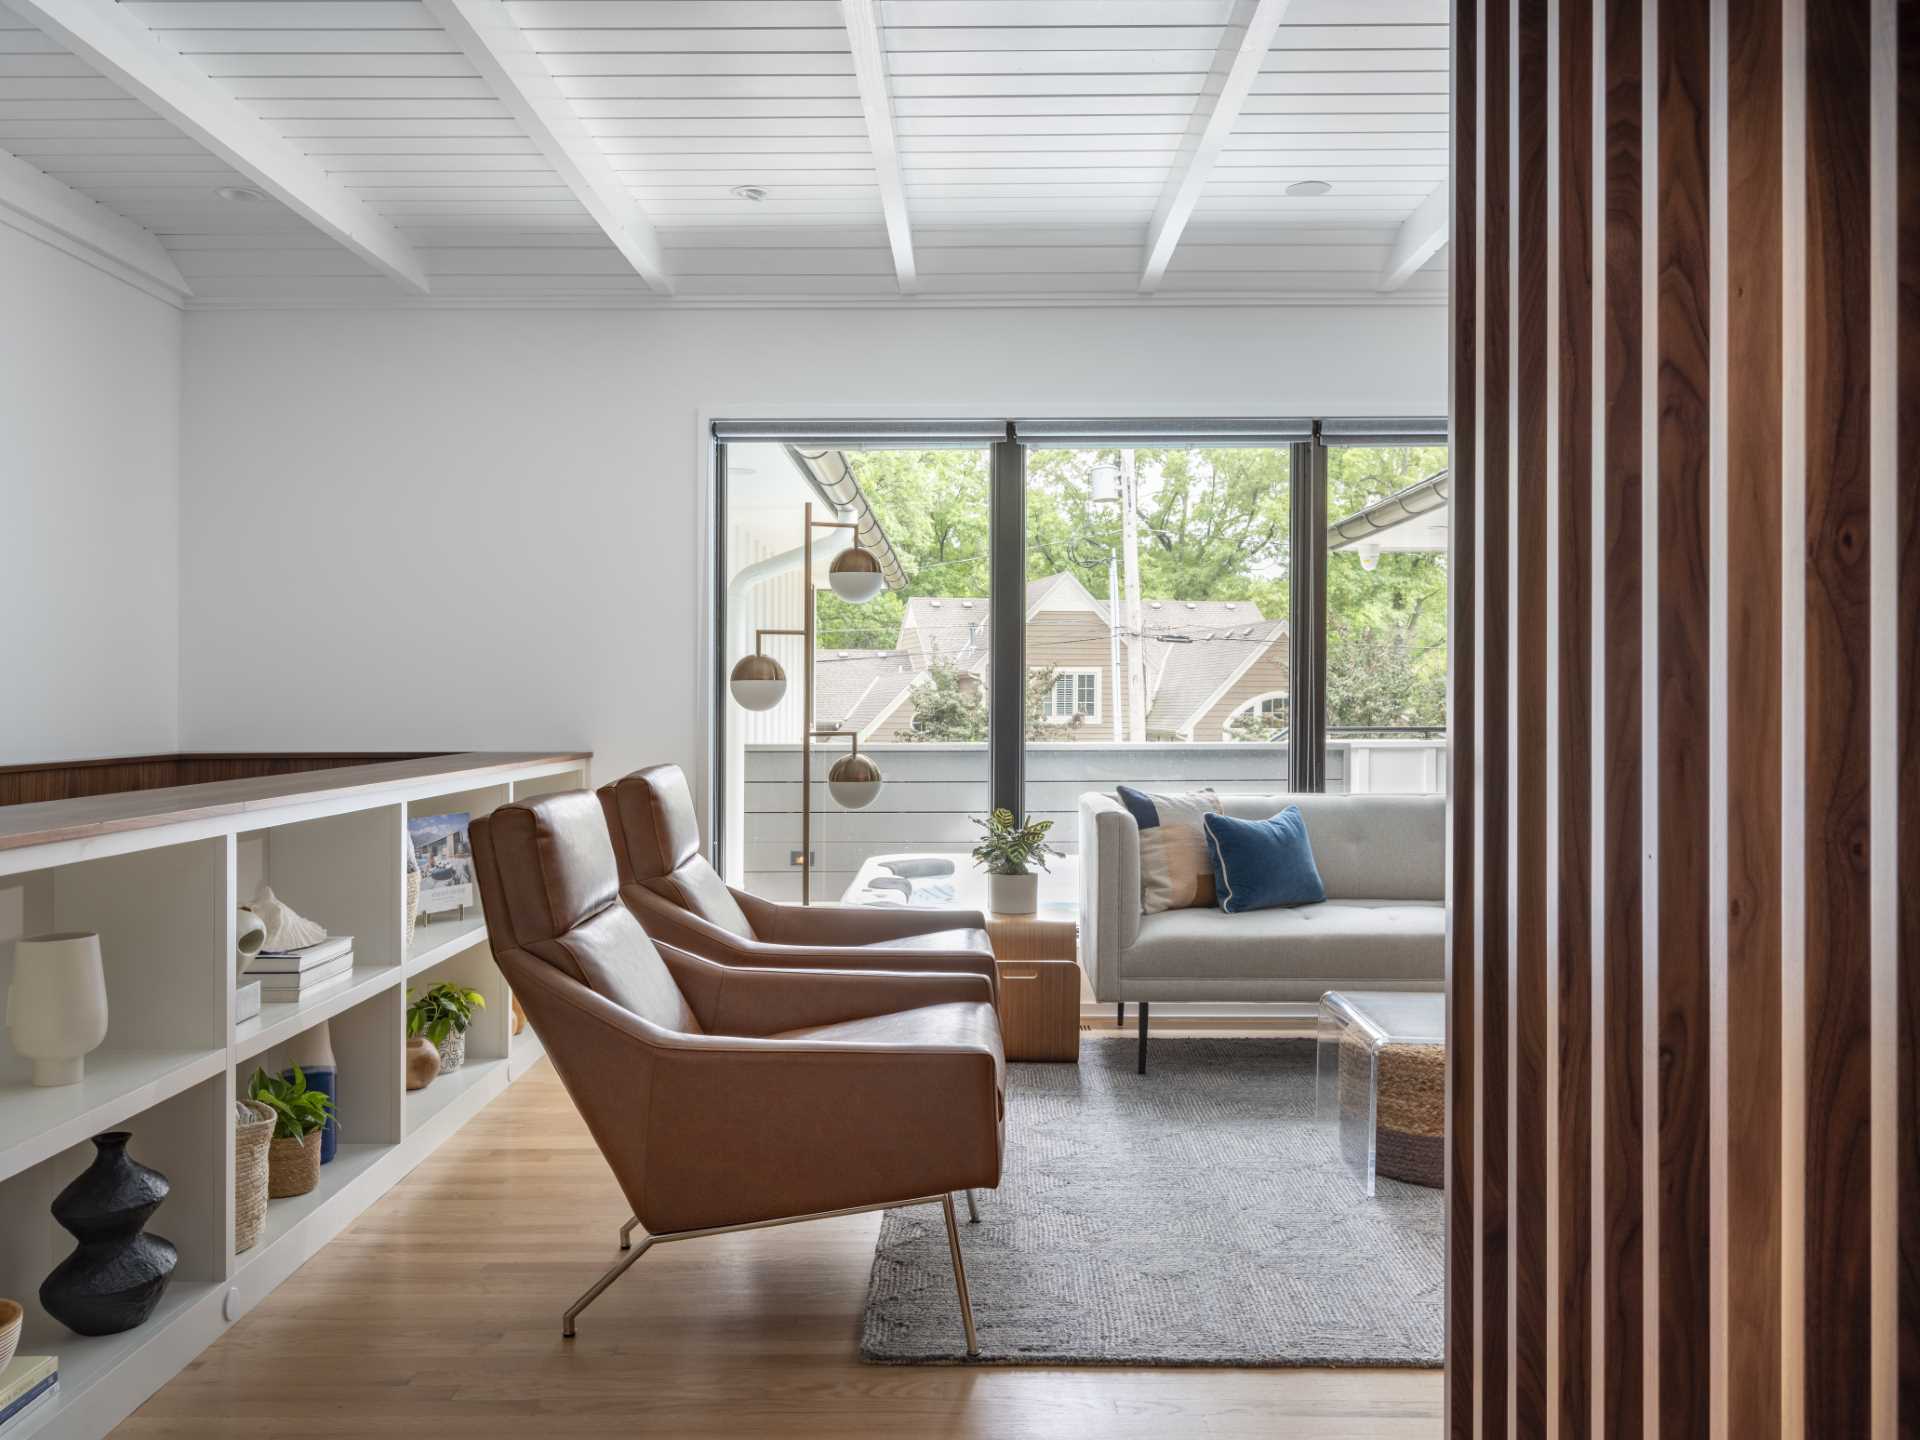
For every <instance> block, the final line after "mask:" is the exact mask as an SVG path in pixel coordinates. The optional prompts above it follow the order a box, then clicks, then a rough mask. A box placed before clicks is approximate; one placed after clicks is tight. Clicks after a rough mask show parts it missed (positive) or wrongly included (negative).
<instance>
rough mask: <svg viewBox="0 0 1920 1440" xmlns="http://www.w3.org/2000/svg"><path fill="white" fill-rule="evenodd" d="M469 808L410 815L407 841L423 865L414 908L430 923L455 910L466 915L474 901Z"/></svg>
mask: <svg viewBox="0 0 1920 1440" xmlns="http://www.w3.org/2000/svg"><path fill="white" fill-rule="evenodd" d="M471 818H472V817H471V816H470V815H469V814H468V812H467V811H465V810H461V811H457V812H455V813H453V814H451V815H411V816H408V817H407V843H408V844H409V845H411V846H412V847H413V856H414V861H415V863H416V864H418V865H419V867H420V899H419V900H418V901H417V902H416V903H415V905H414V911H415V913H416V914H418V915H419V916H420V918H421V919H422V920H425V921H427V922H429V923H431V922H432V921H433V919H434V918H435V917H436V916H438V915H444V914H445V913H446V912H447V911H449V910H451V911H454V912H455V913H456V914H457V915H458V916H459V917H460V918H461V919H465V918H466V914H467V907H468V906H469V905H471V904H473V903H474V890H473V844H472V842H471V841H470V840H469V839H468V838H467V825H468V822H469V821H470V820H471Z"/></svg>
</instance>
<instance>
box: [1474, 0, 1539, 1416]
mask: <svg viewBox="0 0 1920 1440" xmlns="http://www.w3.org/2000/svg"><path fill="white" fill-rule="evenodd" d="M1547 11H1548V5H1547V0H1517V3H1516V4H1515V6H1514V18H1515V25H1514V33H1513V71H1514V81H1513V127H1512V128H1513V136H1514V145H1515V153H1514V156H1513V161H1512V164H1513V189H1514V227H1513V230H1514V255H1513V310H1514V350H1513V359H1512V385H1513V392H1512V393H1513V402H1512V403H1513V417H1512V425H1513V436H1514V451H1513V456H1512V463H1511V466H1510V468H1509V474H1508V489H1507V493H1508V513H1509V522H1508V523H1509V531H1508V538H1509V549H1508V556H1509V560H1508V564H1509V569H1510V576H1509V580H1508V584H1509V585H1510V587H1511V589H1510V592H1509V596H1508V603H1507V605H1506V616H1507V618H1508V622H1509V627H1510V628H1509V632H1508V633H1509V643H1510V644H1511V646H1512V650H1511V655H1510V659H1509V664H1510V674H1511V676H1512V679H1511V682H1510V687H1509V692H1508V696H1507V703H1508V708H1509V720H1508V726H1509V737H1510V743H1511V747H1512V748H1511V754H1510V773H1511V775H1512V783H1513V792H1512V796H1511V809H1510V811H1509V815H1508V817H1507V823H1508V824H1509V826H1510V840H1509V843H1510V845H1511V851H1510V854H1509V859H1508V863H1509V866H1510V880H1509V892H1508V901H1507V904H1508V912H1507V923H1508V944H1507V988H1508V1005H1509V1006H1510V1013H1509V1019H1510V1025H1511V1028H1510V1030H1509V1032H1508V1033H1509V1040H1508V1044H1509V1049H1510V1054H1511V1059H1512V1077H1513V1078H1512V1084H1511V1089H1510V1092H1509V1104H1510V1107H1511V1108H1510V1112H1509V1123H1510V1125H1511V1127H1512V1130H1511V1145H1512V1157H1513V1158H1512V1174H1511V1177H1510V1180H1509V1184H1510V1186H1511V1190H1510V1198H1509V1201H1508V1210H1509V1220H1508V1227H1509V1234H1510V1246H1511V1262H1510V1263H1511V1266H1512V1274H1511V1278H1510V1282H1509V1283H1510V1284H1511V1285H1512V1287H1513V1295H1512V1301H1511V1304H1510V1308H1509V1314H1510V1315H1511V1317H1512V1320H1511V1324H1512V1333H1511V1335H1510V1336H1509V1343H1510V1345H1511V1347H1512V1349H1511V1355H1510V1358H1509V1362H1508V1363H1509V1365H1510V1366H1511V1374H1512V1382H1511V1383H1512V1394H1513V1414H1512V1425H1513V1433H1514V1434H1515V1435H1516V1436H1520V1435H1539V1434H1543V1433H1544V1432H1545V1430H1546V1424H1547V1268H1548V1259H1547V1097H1548V1095H1549V1093H1550V1083H1549V1075H1548V1070H1547V856H1548V850H1547V706H1546V704H1545V696H1546V693H1547V686H1548V684H1549V678H1548V670H1547V543H1548V540H1547V484H1548V481H1547V405H1548V395H1547V380H1548V376H1549V374H1550V369H1549V366H1548V363H1547V305H1548V297H1547V248H1548V244H1549V242H1550V240H1551V238H1552V232H1551V231H1550V230H1549V228H1548V225H1547V135H1548V125H1547ZM1489 558H1490V559H1491V557H1489Z"/></svg>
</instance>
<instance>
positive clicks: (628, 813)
mask: <svg viewBox="0 0 1920 1440" xmlns="http://www.w3.org/2000/svg"><path fill="white" fill-rule="evenodd" d="M599 793H600V805H601V808H602V809H604V810H605V811H606V815H607V831H608V833H609V834H610V835H611V836H612V837H613V851H614V856H615V858H616V859H617V861H618V862H619V866H620V895H621V898H622V899H624V900H625V901H626V902H627V905H628V907H629V908H630V909H631V910H632V911H633V913H634V914H636V915H638V916H639V917H640V923H641V924H642V925H644V926H645V927H646V930H647V933H648V934H649V935H651V936H652V937H653V938H654V939H655V940H657V941H660V942H662V943H664V944H668V945H674V946H678V947H679V948H680V949H683V950H688V951H691V952H692V953H694V954H696V955H704V956H706V957H707V958H708V959H709V960H717V961H719V962H720V963H721V964H723V965H762V966H772V965H804V966H809V967H817V968H823V969H835V970H937V971H946V972H951V973H960V974H967V975H984V976H986V977H987V980H988V983H989V984H991V985H992V986H993V987H994V994H995V998H996V1000H997V999H998V995H999V983H1000V982H999V978H998V972H997V971H996V970H995V969H994V964H993V944H992V942H991V941H990V940H988V938H987V920H986V916H984V915H982V914H981V913H980V912H979V911H978V910H905V909H897V910H896V909H880V908H870V907H866V906H858V905H813V906H808V905H780V904H776V903H775V902H773V901H771V900H763V899H762V898H761V897H759V896H758V895H753V894H750V893H748V892H747V891H745V890H736V889H734V888H733V887H732V886H730V885H728V884H727V882H726V881H724V880H722V879H721V878H720V872H719V871H717V870H715V869H714V868H713V866H712V865H711V864H709V863H708V861H707V858H706V857H705V856H704V855H702V854H701V853H700V822H699V820H698V819H697V818H696V817H695V815H694V813H693V794H692V792H691V791H689V790H688V789H687V779H686V776H685V775H683V774H681V772H680V767H679V766H678V765H649V766H648V767H647V768H646V769H644V770H636V771H634V772H633V773H632V774H631V775H627V776H624V777H622V778H621V779H619V780H615V781H612V782H610V783H608V784H606V785H602V786H601V787H600V792H599Z"/></svg>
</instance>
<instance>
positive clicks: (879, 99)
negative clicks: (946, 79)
mask: <svg viewBox="0 0 1920 1440" xmlns="http://www.w3.org/2000/svg"><path fill="white" fill-rule="evenodd" d="M840 11H841V14H843V15H844V16H845V17H846V23H847V39H848V40H849V41H850V42H851V43H852V45H853V75H854V79H855V81H856V82H857V83H858V85H859V87H860V110H861V113H862V114H864V115H865V116H866V117H867V142H868V144H869V145H870V146H872V148H873V173H874V179H875V180H876V181H877V182H878V184H879V186H880V208H881V209H882V210H884V211H885V212H886V217H887V243H888V244H889V245H891V246H892V247H893V273H894V277H895V279H896V280H898V281H899V284H900V293H901V294H902V295H911V294H912V293H913V292H914V291H916V290H918V289H919V288H920V272H919V271H918V270H917V269H916V268H915V266H914V263H913V227H912V226H911V225H910V224H909V223H908V220H907V187H906V183H905V181H903V180H902V179H901V178H900V141H899V136H898V133H897V132H896V131H895V129H894V125H893V87H892V84H891V83H890V82H889V81H888V79H887V46H886V40H885V38H884V35H883V32H882V31H881V28H880V7H879V0H840Z"/></svg>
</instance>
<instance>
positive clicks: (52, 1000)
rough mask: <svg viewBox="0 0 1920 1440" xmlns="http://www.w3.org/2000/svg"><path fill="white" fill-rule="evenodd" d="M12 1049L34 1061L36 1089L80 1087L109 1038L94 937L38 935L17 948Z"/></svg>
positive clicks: (10, 1014)
mask: <svg viewBox="0 0 1920 1440" xmlns="http://www.w3.org/2000/svg"><path fill="white" fill-rule="evenodd" d="M7 1028H8V1029H9V1030H10V1031H11V1032H12V1038H13V1048H14V1049H15V1050H16V1051H18V1052H19V1053H20V1054H22V1055H24V1056H26V1057H27V1059H29V1060H31V1061H33V1083H34V1084H36V1085H78V1084H79V1083H80V1081H81V1080H82V1079H83V1078H85V1075H86V1055H87V1052H88V1051H90V1050H92V1049H94V1048H95V1047H96V1046H98V1045H99V1043H100V1042H101V1041H102V1040H104V1039H106V1038H107V980H106V974H105V972H104V971H103V970H102V969H101V966H100V937H99V936H98V935H95V934H93V933H92V932H91V931H72V932H69V933H67V934H62V935H36V936H33V937H31V938H29V939H25V940H21V941H18V942H16V943H15V945H14V947H13V984H11V985H10V986H8V987H7Z"/></svg>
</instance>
